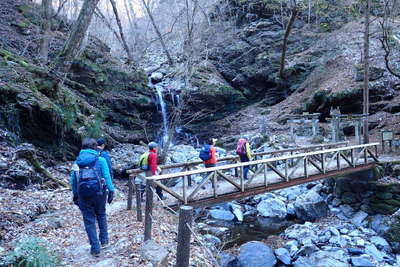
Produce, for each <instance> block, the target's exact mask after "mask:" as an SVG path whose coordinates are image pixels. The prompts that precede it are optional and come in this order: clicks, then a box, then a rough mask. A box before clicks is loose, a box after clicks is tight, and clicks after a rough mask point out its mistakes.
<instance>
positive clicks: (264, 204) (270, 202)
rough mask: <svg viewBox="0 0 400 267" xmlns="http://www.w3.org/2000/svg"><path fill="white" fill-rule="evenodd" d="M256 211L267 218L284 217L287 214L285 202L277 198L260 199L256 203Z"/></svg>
mask: <svg viewBox="0 0 400 267" xmlns="http://www.w3.org/2000/svg"><path fill="white" fill-rule="evenodd" d="M257 211H258V213H259V214H260V215H261V216H263V217H267V218H279V219H284V218H286V215H287V209H286V205H285V203H284V202H283V201H282V200H280V199H278V198H272V199H266V200H262V201H261V202H260V203H258V205H257Z"/></svg>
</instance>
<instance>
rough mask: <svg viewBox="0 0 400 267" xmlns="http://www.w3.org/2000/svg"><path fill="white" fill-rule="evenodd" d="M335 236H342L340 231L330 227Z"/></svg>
mask: <svg viewBox="0 0 400 267" xmlns="http://www.w3.org/2000/svg"><path fill="white" fill-rule="evenodd" d="M328 230H329V231H330V232H331V233H332V234H333V235H335V236H340V233H339V230H338V229H336V228H335V227H329V229H328Z"/></svg>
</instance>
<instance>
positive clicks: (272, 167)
mask: <svg viewBox="0 0 400 267" xmlns="http://www.w3.org/2000/svg"><path fill="white" fill-rule="evenodd" d="M267 166H268V167H269V168H270V169H271V170H272V171H273V172H275V173H276V174H278V175H279V176H280V177H282V179H285V180H286V177H285V175H284V174H282V173H281V172H280V171H279V170H278V169H277V168H275V167H274V166H272V165H271V164H270V163H269V162H267Z"/></svg>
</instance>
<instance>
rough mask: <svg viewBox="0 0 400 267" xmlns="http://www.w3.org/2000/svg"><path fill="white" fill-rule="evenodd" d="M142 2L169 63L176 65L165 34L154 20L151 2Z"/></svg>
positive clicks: (143, 0) (144, 0)
mask: <svg viewBox="0 0 400 267" xmlns="http://www.w3.org/2000/svg"><path fill="white" fill-rule="evenodd" d="M142 4H143V6H144V8H145V9H146V13H147V15H148V16H149V18H150V21H151V24H152V25H153V28H154V30H155V32H156V34H157V37H158V39H159V41H160V43H161V46H162V48H163V51H164V53H165V55H166V56H167V58H168V63H169V65H171V66H172V65H174V60H173V59H172V57H171V54H170V53H169V51H168V48H167V46H166V45H165V41H164V38H163V36H162V34H161V32H160V29H159V28H158V26H157V24H156V22H155V20H154V17H153V13H152V12H151V10H150V7H149V3H148V2H146V0H142Z"/></svg>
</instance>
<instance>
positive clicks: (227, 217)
mask: <svg viewBox="0 0 400 267" xmlns="http://www.w3.org/2000/svg"><path fill="white" fill-rule="evenodd" d="M210 216H211V218H213V219H216V220H222V221H232V220H233V219H235V215H233V213H232V212H230V211H229V210H220V209H212V210H210Z"/></svg>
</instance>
